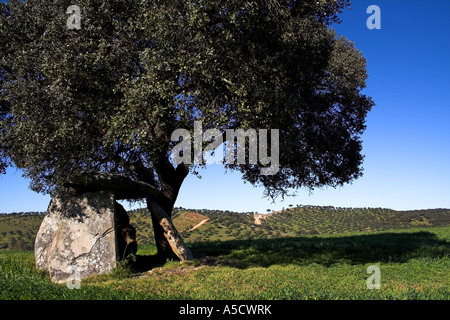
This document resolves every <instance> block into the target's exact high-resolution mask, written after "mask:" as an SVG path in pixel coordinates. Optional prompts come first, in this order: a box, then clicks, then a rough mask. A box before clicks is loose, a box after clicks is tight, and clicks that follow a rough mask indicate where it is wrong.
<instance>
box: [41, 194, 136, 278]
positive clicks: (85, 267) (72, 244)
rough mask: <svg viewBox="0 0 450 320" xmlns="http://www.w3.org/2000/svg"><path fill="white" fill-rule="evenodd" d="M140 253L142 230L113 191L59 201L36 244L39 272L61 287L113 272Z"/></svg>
mask: <svg viewBox="0 0 450 320" xmlns="http://www.w3.org/2000/svg"><path fill="white" fill-rule="evenodd" d="M136 251H137V243H136V230H135V229H134V227H133V226H131V225H130V224H129V217H128V215H127V212H126V211H125V209H124V208H123V207H122V206H121V205H120V204H119V203H117V202H116V198H115V195H114V193H113V192H112V191H108V190H102V191H98V192H87V193H84V194H81V195H77V196H55V197H53V198H52V200H51V201H50V205H49V207H48V212H47V215H46V216H45V218H44V220H43V221H42V224H41V226H40V229H39V231H38V233H37V236H36V241H35V259H36V267H37V269H40V270H47V271H48V272H49V273H50V278H51V281H52V282H55V283H64V282H66V281H68V280H69V279H74V278H78V279H83V278H86V277H90V276H93V275H98V274H105V273H109V272H111V271H112V270H113V269H114V268H115V267H116V265H117V262H118V261H119V260H122V259H125V258H126V257H127V256H128V255H129V254H132V253H136Z"/></svg>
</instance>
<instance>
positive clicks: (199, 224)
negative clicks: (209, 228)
mask: <svg viewBox="0 0 450 320" xmlns="http://www.w3.org/2000/svg"><path fill="white" fill-rule="evenodd" d="M208 220H209V218H208V219H205V220H202V221H200V222H199V223H198V224H196V225H195V226H193V227H192V228H191V229H189V230H188V232H191V231H192V230H195V229H197V228H198V227H200V226H201V225H202V224H204V223H205V222H206V221H208Z"/></svg>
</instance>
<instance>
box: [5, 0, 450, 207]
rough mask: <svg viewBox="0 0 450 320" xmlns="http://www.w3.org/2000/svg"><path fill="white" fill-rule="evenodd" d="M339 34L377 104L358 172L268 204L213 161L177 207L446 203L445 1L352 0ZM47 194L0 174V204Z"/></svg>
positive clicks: (36, 200)
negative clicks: (336, 184) (361, 63)
mask: <svg viewBox="0 0 450 320" xmlns="http://www.w3.org/2000/svg"><path fill="white" fill-rule="evenodd" d="M369 5H377V6H379V7H380V9H381V29H380V30H376V29H375V30H369V29H368V28H367V27H366V20H367V19H368V18H369V16H370V14H367V13H366V9H367V7H368V6H369ZM341 18H342V20H343V22H342V24H341V25H338V26H336V30H337V31H338V33H339V34H342V35H345V36H346V37H347V38H348V39H350V40H351V41H354V42H355V44H356V47H357V48H358V49H360V50H361V51H362V52H363V53H364V55H365V57H366V59H367V60H368V65H367V67H368V74H369V78H368V81H367V88H366V89H365V91H364V92H365V94H367V95H369V96H371V97H373V100H374V101H375V103H376V106H375V107H374V109H373V110H372V112H371V113H369V116H368V118H367V130H366V132H365V134H364V135H363V141H364V143H363V153H364V155H365V156H366V158H365V162H364V165H363V167H364V176H363V177H362V178H360V179H358V180H356V181H355V182H353V184H349V185H345V186H344V187H342V188H339V189H332V188H324V189H321V190H316V191H315V192H314V193H313V194H312V195H310V194H309V193H308V192H307V191H304V190H300V191H299V192H298V195H297V196H296V197H293V198H287V199H286V200H285V201H284V202H281V201H278V202H276V203H274V204H272V203H271V201H270V200H266V199H262V198H261V197H262V194H263V190H262V189H259V188H254V187H252V186H251V185H250V184H244V183H243V181H242V180H241V179H240V176H239V175H238V174H234V173H233V174H224V171H223V169H222V168H221V167H220V166H219V165H210V166H208V167H207V169H206V170H205V171H201V174H202V176H203V178H202V179H201V180H199V179H198V178H196V177H194V176H189V177H188V178H187V179H186V181H185V183H184V185H183V186H182V189H181V191H180V196H179V198H178V200H177V203H176V206H183V207H187V208H210V209H222V210H226V209H228V210H234V211H257V212H261V213H262V212H265V211H266V209H268V208H271V209H274V210H278V209H281V208H282V207H287V206H288V205H289V204H294V205H296V204H311V205H333V206H341V207H385V208H393V209H397V210H407V209H426V208H450V167H449V165H450V130H449V129H450V42H449V39H450V38H449V36H450V1H448V0H428V1H425V0H420V1H419V0H415V1H410V0H408V1H406V0H386V1H381V0H371V1H366V0H356V1H353V4H352V9H351V10H349V11H346V12H345V13H344V14H343V15H341ZM49 200H50V199H49V197H48V196H42V195H38V194H36V193H34V192H32V191H30V190H29V189H28V182H27V181H25V180H24V179H22V178H21V173H20V172H16V169H14V168H13V169H11V168H10V169H8V172H7V174H6V175H4V176H0V212H14V211H45V210H46V209H47V206H48V202H49Z"/></svg>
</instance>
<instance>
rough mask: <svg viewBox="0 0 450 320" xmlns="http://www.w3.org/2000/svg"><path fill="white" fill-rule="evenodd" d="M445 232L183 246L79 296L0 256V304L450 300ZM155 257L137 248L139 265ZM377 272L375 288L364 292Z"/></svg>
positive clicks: (123, 269)
mask: <svg viewBox="0 0 450 320" xmlns="http://www.w3.org/2000/svg"><path fill="white" fill-rule="evenodd" d="M449 244H450V227H440V228H416V229H408V230H396V231H389V232H371V233H367V232H357V233H347V234H340V235H333V234H331V235H314V236H311V235H310V236H301V237H290V238H279V239H256V240H231V241H221V242H219V241H213V242H196V243H189V245H190V247H191V248H192V251H193V252H194V254H195V255H196V257H197V258H196V259H195V260H194V261H192V262H189V263H183V264H180V263H179V262H175V261H169V262H167V263H165V264H163V265H154V266H153V268H152V269H150V270H147V271H142V270H141V271H140V272H137V271H136V270H135V269H133V268H131V267H129V266H125V265H123V264H121V265H120V266H119V267H118V268H117V270H115V271H114V272H112V273H111V274H109V275H100V276H96V277H92V278H89V279H85V280H83V281H82V283H81V289H79V290H77V289H72V290H70V289H68V288H67V287H66V286H65V285H57V284H53V283H51V282H50V280H49V278H48V275H46V274H45V273H42V272H39V271H36V269H35V268H34V256H33V252H32V251H0V299H196V300H197V299H199V300H206V299H208V300H209V299H216V300H217V299H219V300H220V299H258V300H259V299H277V300H278V299H280V300H281V299H282V300H285V299H296V300H297V299H327V300H328V299H405V300H411V299H420V300H426V299H433V300H436V299H443V300H448V299H450V292H449V290H450V246H449ZM155 253H156V249H155V246H154V245H141V246H139V251H138V254H137V259H139V258H140V257H141V258H142V257H144V256H149V255H150V256H151V255H153V254H155ZM370 265H378V266H379V267H380V270H381V289H380V290H376V289H374V290H370V289H368V288H367V286H366V280H367V278H368V277H369V274H367V273H366V270H367V267H368V266H370Z"/></svg>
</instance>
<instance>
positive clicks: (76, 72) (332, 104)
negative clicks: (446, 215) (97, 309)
mask: <svg viewBox="0 0 450 320" xmlns="http://www.w3.org/2000/svg"><path fill="white" fill-rule="evenodd" d="M74 4H76V5H77V6H78V7H79V9H80V10H79V12H78V14H79V16H78V17H76V18H77V19H79V20H78V22H79V28H69V22H68V19H73V18H74V17H73V16H71V14H75V13H76V11H74V13H68V12H67V8H68V7H69V6H71V5H74ZM347 7H349V3H348V1H346V0H258V1H253V0H252V1H247V0H225V1H212V0H197V1H190V0H182V1H178V0H161V1H147V0H127V1H115V0H114V1H113V0H111V1H100V0H77V1H76V3H75V2H73V1H72V0H58V1H54V0H26V1H23V2H22V1H20V0H11V1H9V3H8V4H4V3H1V4H0V159H1V160H0V170H4V168H5V166H6V165H7V164H12V165H13V166H15V167H17V168H20V169H22V170H23V172H24V175H25V176H26V177H27V178H29V179H30V181H31V188H32V189H33V190H35V191H37V192H42V193H49V194H54V193H57V192H60V190H62V189H63V187H64V185H65V184H66V183H67V181H70V179H71V178H72V177H74V176H80V175H83V174H84V173H86V172H98V173H106V174H117V175H121V176H125V177H128V178H130V179H133V180H135V181H138V182H142V183H145V184H146V185H150V186H152V188H153V191H154V192H152V193H151V194H150V193H149V194H148V195H142V194H139V195H138V196H137V197H141V198H142V197H144V198H146V199H147V203H148V206H149V209H150V211H151V214H152V218H153V221H154V228H155V238H156V243H157V247H158V252H159V253H160V254H162V255H163V256H170V255H173V252H174V251H176V248H175V247H174V246H173V244H172V243H169V242H170V241H168V237H167V230H166V229H165V226H164V225H163V224H162V223H161V221H160V219H161V215H160V214H158V213H157V212H156V211H159V213H162V214H163V216H165V217H167V218H168V219H166V220H167V221H169V222H170V215H171V212H172V208H173V206H174V203H175V201H176V199H177V195H178V192H179V190H180V187H181V185H182V183H183V180H184V179H185V177H186V176H187V175H188V174H189V173H192V174H196V173H197V169H198V166H201V165H203V164H202V163H198V164H191V165H188V164H184V163H181V164H178V165H175V164H174V162H173V161H172V160H171V157H170V154H171V150H172V148H173V147H174V145H175V144H176V143H177V141H172V140H171V134H172V132H173V131H174V130H176V129H179V128H184V129H187V130H189V131H190V132H192V130H193V128H194V121H197V120H200V121H202V125H203V129H204V130H206V129H209V128H215V129H219V130H220V131H221V132H225V130H226V129H233V128H240V129H243V130H247V129H250V128H256V129H279V171H278V172H277V173H276V174H274V175H261V174H260V169H261V167H263V166H264V165H263V164H262V163H260V162H258V163H256V164H255V163H253V164H239V165H237V164H233V163H227V164H226V165H225V167H226V168H227V169H231V170H238V171H240V172H241V173H242V177H243V179H244V180H245V181H248V182H250V183H252V184H254V185H261V186H263V187H264V190H265V195H266V196H269V197H273V198H275V197H278V196H285V195H286V194H287V193H288V190H295V189H296V188H300V187H305V188H311V189H313V188H316V187H321V186H325V185H330V186H338V185H342V184H344V183H348V182H350V181H352V180H354V179H356V178H358V177H359V176H360V175H361V173H362V167H361V166H362V160H363V156H362V154H361V151H362V142H361V135H362V133H363V131H364V129H365V119H366V115H367V113H368V111H370V109H371V107H372V106H373V102H372V100H371V98H370V97H367V96H365V95H364V94H362V93H361V91H362V89H363V88H365V81H366V78H367V71H366V61H365V58H364V56H363V54H362V53H361V52H360V51H359V50H358V49H357V48H355V46H354V44H353V43H352V42H350V41H349V40H347V39H346V38H345V37H343V36H338V35H337V34H336V32H335V30H334V29H333V28H332V26H333V24H335V23H339V22H340V21H339V18H338V15H339V14H340V13H341V12H342V11H343V10H344V9H346V8H347ZM130 197H131V198H132V196H130ZM171 245H172V246H171Z"/></svg>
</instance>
